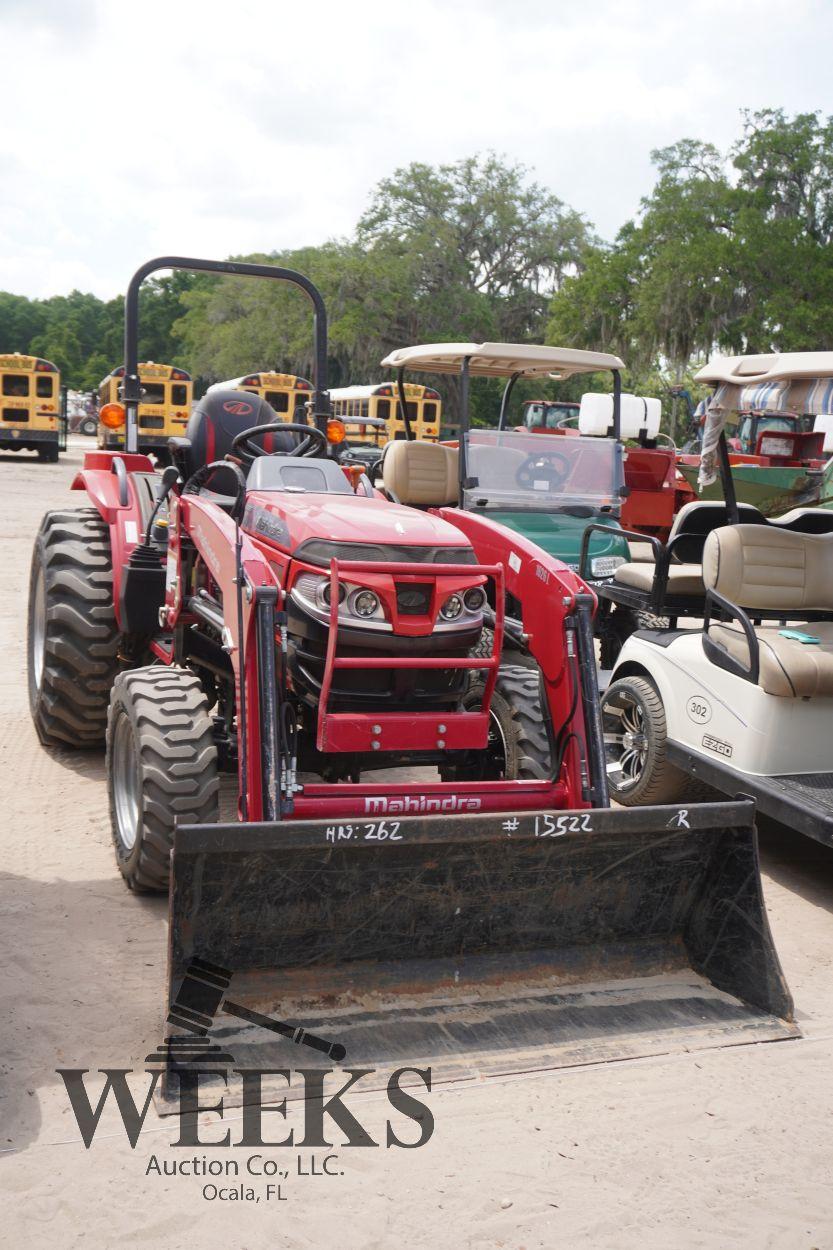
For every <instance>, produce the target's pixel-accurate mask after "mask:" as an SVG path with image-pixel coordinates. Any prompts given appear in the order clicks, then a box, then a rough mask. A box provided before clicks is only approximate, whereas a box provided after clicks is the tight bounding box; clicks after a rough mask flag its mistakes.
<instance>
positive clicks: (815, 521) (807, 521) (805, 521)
mask: <svg viewBox="0 0 833 1250" xmlns="http://www.w3.org/2000/svg"><path fill="white" fill-rule="evenodd" d="M768 524H769V525H775V526H778V527H779V528H780V529H787V530H792V532H793V533H794V534H833V511H831V510H830V509H829V508H816V507H810V508H792V509H791V510H790V511H789V512H785V513H784V515H783V516H778V517H770V518H769V519H768Z"/></svg>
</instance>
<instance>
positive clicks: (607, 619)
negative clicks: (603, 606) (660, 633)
mask: <svg viewBox="0 0 833 1250" xmlns="http://www.w3.org/2000/svg"><path fill="white" fill-rule="evenodd" d="M668 626H669V620H668V617H667V616H656V615H654V613H653V612H643V611H636V610H635V609H633V608H621V607H617V608H613V609H612V610H611V611H609V612H605V613H604V614H603V615H600V617H599V624H598V636H599V667H600V668H602V669H612V668H613V667H614V666H615V664H616V661H617V660H618V659H619V652H620V651H621V650H622V648H623V647H624V645H625V643H626V642H627V641H628V639H629V638H630V636H631V634H634V633H636V631H637V630H638V629H668Z"/></svg>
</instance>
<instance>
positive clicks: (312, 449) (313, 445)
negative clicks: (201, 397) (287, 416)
mask: <svg viewBox="0 0 833 1250" xmlns="http://www.w3.org/2000/svg"><path fill="white" fill-rule="evenodd" d="M287 430H288V431H290V432H291V433H292V434H303V435H304V438H302V439H301V441H300V443H299V444H298V446H297V447H293V448H292V451H286V452H274V451H266V450H265V449H264V448H263V447H258V445H257V443H256V442H255V441H254V440H255V439H257V438H262V437H263V435H264V434H282V433H285V432H286V431H287ZM327 446H328V443H327V435H326V434H324V433H323V432H322V431H321V430H319V428H318V426H317V425H301V424H300V423H299V422H296V421H270V423H269V424H268V425H253V426H252V427H251V429H248V430H241V432H240V433H239V434H237V435H235V437H234V438H233V439H232V440H231V449H232V451H234V452H236V453H237V454H238V455H239V456H240V459H241V460H242V461H243V462H244V463H245V464H251V463H252V461H253V460H256V459H257V457H258V456H275V455H283V456H320V455H323V453H324V452H325V451H326V450H327Z"/></svg>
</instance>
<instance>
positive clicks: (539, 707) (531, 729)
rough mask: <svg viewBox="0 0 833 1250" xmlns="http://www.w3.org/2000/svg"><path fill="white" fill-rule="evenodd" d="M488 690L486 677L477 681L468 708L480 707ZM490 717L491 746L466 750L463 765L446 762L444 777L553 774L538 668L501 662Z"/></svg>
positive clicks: (479, 778)
mask: <svg viewBox="0 0 833 1250" xmlns="http://www.w3.org/2000/svg"><path fill="white" fill-rule="evenodd" d="M484 690H485V682H484V681H483V680H482V679H480V680H476V681H474V682H472V684H471V686H470V687H469V689H468V690H467V692H466V694H465V696H464V698H463V706H464V708H465V709H467V710H473V709H475V708H479V707H480V706H481V703H482V699H483V692H484ZM490 716H491V724H490V728H489V741H488V745H487V747H486V750H485V751H471V752H466V753H465V754H466V758H465V759H463V760H461V761H460V763H454V764H449V765H445V766H444V767H443V768H441V769H440V773H441V775H442V778H443V780H444V781H500V780H505V781H523V780H535V781H545V780H548V779H549V778H550V777H552V770H553V750H552V744H551V742H550V738H549V734H548V732H547V715H546V705H545V703H544V699H543V696H542V691H541V674H540V671H539V670H538V668H537V667H536V668H524V667H522V666H521V665H516V664H503V665H501V667H500V669H499V670H498V677H497V682H496V684H495V689H494V694H493V695H492V705H491V709H490Z"/></svg>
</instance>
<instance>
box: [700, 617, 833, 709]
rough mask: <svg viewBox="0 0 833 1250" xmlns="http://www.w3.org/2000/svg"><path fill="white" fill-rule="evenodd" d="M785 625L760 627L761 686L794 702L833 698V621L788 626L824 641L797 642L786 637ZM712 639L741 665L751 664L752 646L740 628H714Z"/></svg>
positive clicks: (759, 675)
mask: <svg viewBox="0 0 833 1250" xmlns="http://www.w3.org/2000/svg"><path fill="white" fill-rule="evenodd" d="M783 628H784V626H782V625H758V626H757V627H756V629H755V633H756V635H757V638H758V647H759V657H760V659H759V663H760V672H759V674H758V685H759V686H760V687H761V689H762V690H765V691H766V693H767V694H776V695H782V696H783V697H785V698H788V699H789V698H792V699H811V698H813V696H814V695H815V696H819V695H833V622H831V621H812V622H811V623H810V624H807V625H795V626H788V627H787V628H794V629H797V630H801V632H802V633H806V634H809V635H810V636H811V637H813V638H820V639H821V642H818V643H806V642H796V641H795V639H792V638H784V636H783V635H782V634H781V633H780V630H781V629H783ZM709 636H710V637H711V638H712V640H713V641H714V642H716V643H718V644H719V645H720V646H721V647H723V648H724V650H725V651H726V652H727V653H728V654H729V655H731V656H732V657H733V658H734V659H736V660H739V661H740V662H741V664H744V665H746V666H748V664H749V644H748V642H747V641H746V636H745V634H744V632H743V630H742V629H741V627H740V625H734V624H731V625H712V626H711V628H710V630H709Z"/></svg>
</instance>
